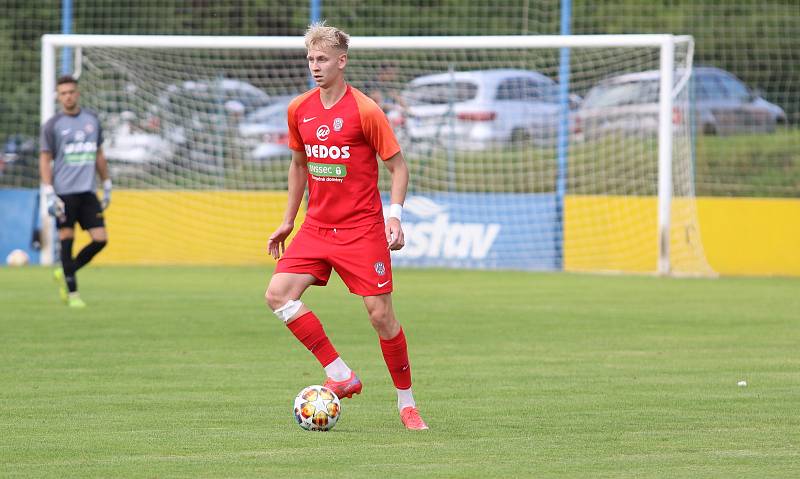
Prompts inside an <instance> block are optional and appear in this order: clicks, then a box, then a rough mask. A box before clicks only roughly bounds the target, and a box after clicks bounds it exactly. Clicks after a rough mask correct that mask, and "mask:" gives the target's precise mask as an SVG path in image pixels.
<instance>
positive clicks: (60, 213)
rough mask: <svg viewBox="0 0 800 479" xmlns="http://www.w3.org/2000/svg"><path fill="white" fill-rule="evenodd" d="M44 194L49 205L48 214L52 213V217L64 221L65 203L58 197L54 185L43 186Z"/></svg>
mask: <svg viewBox="0 0 800 479" xmlns="http://www.w3.org/2000/svg"><path fill="white" fill-rule="evenodd" d="M42 193H44V201H45V204H46V205H47V212H48V213H50V215H51V216H54V217H56V218H59V219H61V220H63V219H64V202H63V201H61V198H59V197H58V196H56V192H55V190H54V189H53V185H42Z"/></svg>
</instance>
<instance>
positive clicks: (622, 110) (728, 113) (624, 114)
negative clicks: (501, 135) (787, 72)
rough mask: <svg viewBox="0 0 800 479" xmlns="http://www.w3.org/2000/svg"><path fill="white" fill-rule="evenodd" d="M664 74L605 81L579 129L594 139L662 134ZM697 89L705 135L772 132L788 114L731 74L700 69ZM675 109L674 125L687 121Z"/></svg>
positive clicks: (591, 95) (585, 106)
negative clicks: (610, 134) (660, 96)
mask: <svg viewBox="0 0 800 479" xmlns="http://www.w3.org/2000/svg"><path fill="white" fill-rule="evenodd" d="M659 78H660V76H659V72H658V71H657V70H651V71H646V72H640V73H629V74H625V75H619V76H614V77H611V78H608V79H606V80H603V81H602V82H600V83H599V84H597V85H596V86H594V87H593V88H592V89H591V90H589V92H588V93H587V94H586V97H585V99H584V101H583V103H582V104H581V107H580V109H579V110H578V112H577V115H576V120H575V125H574V131H575V132H576V133H580V134H583V135H584V136H589V137H595V136H599V135H602V134H604V133H607V132H629V133H642V132H649V133H655V132H657V131H658V94H659ZM690 85H692V88H693V96H694V109H695V118H696V122H697V127H698V131H700V132H702V133H706V134H720V135H724V134H734V133H759V132H772V131H774V130H775V126H776V124H782V123H785V122H786V113H785V112H784V111H783V109H781V108H780V107H779V106H777V105H775V104H772V103H770V102H768V101H766V100H764V99H763V98H761V96H760V95H759V94H758V93H757V92H755V91H753V90H751V89H749V88H748V87H747V86H746V85H745V84H744V83H742V82H741V80H739V79H738V78H736V77H735V76H734V75H732V74H731V73H728V72H726V71H725V70H721V69H719V68H713V67H698V68H696V69H695V70H694V72H693V79H692V81H691V82H690ZM684 114H686V112H682V111H680V110H678V109H677V108H676V109H675V111H674V113H673V121H674V122H676V123H678V122H680V121H682V115H684Z"/></svg>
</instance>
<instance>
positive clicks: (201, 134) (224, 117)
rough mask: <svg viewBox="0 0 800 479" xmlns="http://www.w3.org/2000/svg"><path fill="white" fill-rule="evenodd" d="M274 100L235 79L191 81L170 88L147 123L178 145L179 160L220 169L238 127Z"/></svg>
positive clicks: (248, 84)
mask: <svg viewBox="0 0 800 479" xmlns="http://www.w3.org/2000/svg"><path fill="white" fill-rule="evenodd" d="M272 102H273V100H272V98H271V97H270V96H269V95H268V94H267V93H266V92H264V91H263V90H261V89H259V88H258V87H256V86H254V85H252V84H250V83H248V82H245V81H242V80H236V79H230V78H220V79H205V80H192V81H185V82H182V83H176V84H171V85H169V86H168V87H167V88H166V90H165V91H164V92H163V93H162V94H161V95H160V96H159V98H158V100H157V102H156V104H154V105H153V107H152V108H151V111H150V116H149V119H148V120H147V124H148V125H150V128H151V131H153V132H156V133H159V134H160V135H161V136H162V137H163V138H164V139H166V140H167V141H169V142H170V143H172V144H173V145H175V146H176V150H177V151H176V155H177V156H178V160H180V161H183V162H187V161H188V162H193V163H200V164H205V165H211V166H218V165H219V164H220V161H221V160H222V156H224V155H225V152H224V150H225V148H228V147H229V146H228V145H225V143H226V142H227V141H228V140H229V139H230V137H231V130H233V132H234V133H235V131H236V125H238V123H239V122H240V121H241V120H242V119H243V118H245V117H246V116H247V115H248V114H250V113H252V112H253V111H255V110H257V109H258V108H261V107H264V106H268V105H270V104H271V103H272Z"/></svg>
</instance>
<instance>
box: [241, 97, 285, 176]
mask: <svg viewBox="0 0 800 479" xmlns="http://www.w3.org/2000/svg"><path fill="white" fill-rule="evenodd" d="M295 96H296V95H286V96H280V97H273V98H272V100H273V101H274V103H273V104H272V105H269V106H265V107H261V108H259V109H257V110H255V111H254V112H252V113H251V114H249V115H247V116H246V117H244V119H243V120H242V121H241V123H239V138H240V139H241V141H242V146H243V148H245V149H246V150H247V151H248V152H249V153H248V157H249V158H250V159H251V160H255V161H267V160H271V159H273V158H284V157H288V156H289V155H290V154H291V150H290V149H289V125H288V122H287V119H286V114H287V109H288V108H289V103H290V102H291V101H292V99H293V98H294V97H295Z"/></svg>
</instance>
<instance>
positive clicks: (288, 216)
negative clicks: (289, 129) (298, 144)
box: [283, 151, 308, 225]
mask: <svg viewBox="0 0 800 479" xmlns="http://www.w3.org/2000/svg"><path fill="white" fill-rule="evenodd" d="M307 180H308V159H307V158H306V155H305V153H304V152H299V151H292V162H291V163H290V164H289V198H288V201H287V205H286V213H285V214H284V217H283V221H284V223H285V224H292V225H294V219H295V218H296V217H297V212H298V211H299V210H300V202H301V201H303V193H305V190H306V181H307Z"/></svg>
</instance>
